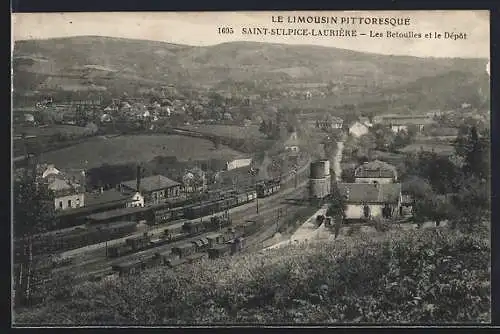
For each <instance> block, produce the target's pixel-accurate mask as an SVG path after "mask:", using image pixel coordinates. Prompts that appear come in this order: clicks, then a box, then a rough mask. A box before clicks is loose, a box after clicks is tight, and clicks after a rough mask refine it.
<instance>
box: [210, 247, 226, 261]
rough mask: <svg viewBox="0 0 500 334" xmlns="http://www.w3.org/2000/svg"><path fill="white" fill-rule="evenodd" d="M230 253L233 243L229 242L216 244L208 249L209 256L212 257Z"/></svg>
mask: <svg viewBox="0 0 500 334" xmlns="http://www.w3.org/2000/svg"><path fill="white" fill-rule="evenodd" d="M229 254H231V245H229V244H222V245H216V246H214V247H213V248H210V249H209V250H208V257H209V258H210V259H216V258H220V257H223V256H225V255H229Z"/></svg>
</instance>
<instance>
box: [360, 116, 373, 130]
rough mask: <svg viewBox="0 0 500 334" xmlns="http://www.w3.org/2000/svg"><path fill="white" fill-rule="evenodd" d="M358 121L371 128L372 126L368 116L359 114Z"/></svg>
mask: <svg viewBox="0 0 500 334" xmlns="http://www.w3.org/2000/svg"><path fill="white" fill-rule="evenodd" d="M359 122H360V123H361V124H364V125H366V126H367V127H369V128H371V127H372V126H373V124H372V122H370V118H368V117H366V116H361V117H359Z"/></svg>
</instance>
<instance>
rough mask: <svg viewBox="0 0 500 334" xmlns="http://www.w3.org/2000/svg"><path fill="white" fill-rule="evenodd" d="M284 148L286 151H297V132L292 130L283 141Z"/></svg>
mask: <svg viewBox="0 0 500 334" xmlns="http://www.w3.org/2000/svg"><path fill="white" fill-rule="evenodd" d="M285 150H286V151H288V152H299V150H300V147H299V139H298V137H297V132H292V133H291V134H290V137H289V138H288V139H287V140H286V141H285Z"/></svg>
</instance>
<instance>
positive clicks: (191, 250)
mask: <svg viewBox="0 0 500 334" xmlns="http://www.w3.org/2000/svg"><path fill="white" fill-rule="evenodd" d="M231 237H232V236H231V233H229V234H225V233H213V234H210V235H208V236H206V237H204V238H200V239H199V240H196V241H192V242H187V243H184V244H181V245H178V246H176V247H173V248H172V249H171V250H170V251H165V252H157V253H155V254H154V255H153V256H152V257H149V258H144V259H135V260H128V261H125V262H122V263H118V264H115V265H113V271H115V272H117V273H118V274H119V275H129V274H135V273H137V272H140V271H142V270H145V269H148V268H152V267H157V266H160V265H166V266H168V267H170V268H174V267H177V266H180V265H182V264H186V263H194V262H197V261H200V260H202V259H205V258H210V259H214V258H218V257H222V256H225V255H231V254H234V253H236V252H238V251H240V250H241V249H242V247H243V244H244V239H243V238H241V237H238V238H232V239H229V240H228V238H231Z"/></svg>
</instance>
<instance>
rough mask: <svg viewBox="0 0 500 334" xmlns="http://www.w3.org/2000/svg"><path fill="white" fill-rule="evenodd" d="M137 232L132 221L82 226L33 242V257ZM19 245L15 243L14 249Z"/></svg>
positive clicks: (135, 224)
mask: <svg viewBox="0 0 500 334" xmlns="http://www.w3.org/2000/svg"><path fill="white" fill-rule="evenodd" d="M135 231H137V223H136V222H133V221H126V222H114V223H109V224H105V225H97V226H83V227H79V228H78V229H75V230H74V231H71V232H70V233H64V234H57V233H54V234H50V235H45V236H43V237H41V238H40V239H37V240H35V241H34V242H33V253H34V255H38V254H45V253H53V252H59V251H65V250H69V249H76V248H80V247H84V246H87V245H90V244H97V243H100V242H105V241H109V240H113V239H118V238H121V237H124V236H126V235H128V234H131V233H134V232H135ZM20 245H21V243H20V242H17V246H18V247H16V248H20Z"/></svg>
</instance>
